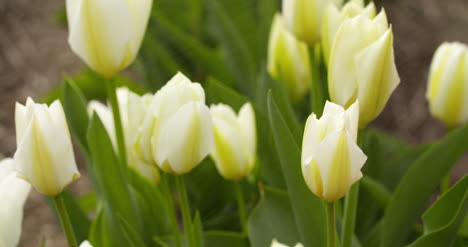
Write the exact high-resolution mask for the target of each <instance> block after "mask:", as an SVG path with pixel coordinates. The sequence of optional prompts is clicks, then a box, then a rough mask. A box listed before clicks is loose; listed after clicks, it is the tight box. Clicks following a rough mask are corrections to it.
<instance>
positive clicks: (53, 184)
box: [14, 98, 80, 196]
mask: <svg viewBox="0 0 468 247" xmlns="http://www.w3.org/2000/svg"><path fill="white" fill-rule="evenodd" d="M15 124H16V143H17V145H18V149H17V150H16V153H15V157H14V159H15V163H16V166H17V172H18V176H19V177H21V178H23V179H25V180H26V181H28V182H29V183H30V184H31V185H32V186H33V187H34V188H35V189H36V190H37V191H39V192H40V193H42V194H45V195H49V196H55V195H58V194H59V193H60V192H62V191H63V189H64V188H65V187H67V186H68V185H69V184H71V183H72V182H73V181H75V180H76V179H78V178H79V177H80V173H79V172H78V169H77V167H76V162H75V156H74V154H73V146H72V143H71V139H70V133H69V131H68V126H67V121H66V119H65V113H64V112H63V108H62V104H60V101H58V100H56V101H54V102H53V103H52V104H51V105H50V107H48V106H47V105H44V104H36V103H34V101H33V100H32V99H31V98H28V100H27V101H26V105H21V104H19V103H16V113H15Z"/></svg>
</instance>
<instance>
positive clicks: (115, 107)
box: [106, 79, 127, 174]
mask: <svg viewBox="0 0 468 247" xmlns="http://www.w3.org/2000/svg"><path fill="white" fill-rule="evenodd" d="M106 85H107V100H109V103H110V105H111V108H112V116H113V118H114V127H115V136H116V138H117V148H118V151H119V153H118V156H119V160H120V162H121V166H122V171H125V170H126V169H127V152H126V149H125V138H124V134H123V127H122V120H121V117H120V110H119V102H118V101H117V94H116V86H115V82H114V81H113V80H112V79H108V80H107V83H106ZM123 174H126V173H125V172H124V173H123Z"/></svg>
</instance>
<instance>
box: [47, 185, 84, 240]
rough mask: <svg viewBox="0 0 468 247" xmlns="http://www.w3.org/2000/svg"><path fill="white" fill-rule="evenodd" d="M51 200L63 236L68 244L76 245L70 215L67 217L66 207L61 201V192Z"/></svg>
mask: <svg viewBox="0 0 468 247" xmlns="http://www.w3.org/2000/svg"><path fill="white" fill-rule="evenodd" d="M53 201H54V204H55V208H56V209H57V212H58V216H59V219H60V225H61V226H62V229H63V232H64V233H65V236H66V237H67V241H68V246H69V247H77V246H78V244H77V243H76V238H75V232H74V231H73V227H72V224H71V222H70V217H68V212H67V208H66V207H65V202H64V201H63V196H62V193H60V194H58V195H56V196H54V197H53Z"/></svg>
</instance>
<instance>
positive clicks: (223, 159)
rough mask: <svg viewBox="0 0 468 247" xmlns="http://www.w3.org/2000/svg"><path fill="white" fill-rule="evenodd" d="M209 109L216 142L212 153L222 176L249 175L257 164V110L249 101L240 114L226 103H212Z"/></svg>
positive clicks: (236, 177) (235, 178)
mask: <svg viewBox="0 0 468 247" xmlns="http://www.w3.org/2000/svg"><path fill="white" fill-rule="evenodd" d="M210 111H211V116H212V118H213V128H214V142H215V146H214V149H213V151H212V152H211V156H212V157H213V160H214V161H215V164H216V168H218V171H219V173H220V174H221V176H223V177H224V178H225V179H228V180H233V181H238V180H240V179H242V178H243V177H245V176H247V175H248V174H249V173H250V172H251V171H252V168H253V167H254V164H255V149H256V142H257V136H256V133H255V132H256V131H255V129H256V128H255V113H254V110H253V108H252V105H251V104H249V103H246V104H244V105H243V106H242V108H241V109H240V111H239V115H237V116H236V113H235V112H234V111H233V110H232V108H231V107H229V106H227V105H223V104H219V105H214V106H211V108H210Z"/></svg>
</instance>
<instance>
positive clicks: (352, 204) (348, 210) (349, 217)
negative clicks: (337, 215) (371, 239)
mask: <svg viewBox="0 0 468 247" xmlns="http://www.w3.org/2000/svg"><path fill="white" fill-rule="evenodd" d="M358 197H359V181H358V182H356V183H355V184H353V185H352V186H351V189H350V190H349V193H348V195H347V196H346V199H345V212H344V222H343V233H342V237H341V238H342V245H341V246H342V247H351V243H352V240H353V233H354V226H355V225H356V211H357V204H358Z"/></svg>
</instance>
